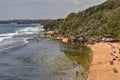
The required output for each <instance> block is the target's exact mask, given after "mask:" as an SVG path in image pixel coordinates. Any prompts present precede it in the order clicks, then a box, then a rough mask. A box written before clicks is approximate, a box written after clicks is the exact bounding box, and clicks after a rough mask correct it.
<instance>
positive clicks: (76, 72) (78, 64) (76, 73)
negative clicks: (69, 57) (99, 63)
mask: <svg viewBox="0 0 120 80" xmlns="http://www.w3.org/2000/svg"><path fill="white" fill-rule="evenodd" d="M72 66H73V68H77V67H78V68H79V69H80V62H78V63H76V62H73V64H72ZM79 76H80V72H79V70H76V71H75V77H76V80H77V78H78V77H79ZM60 80H63V79H62V78H60Z"/></svg>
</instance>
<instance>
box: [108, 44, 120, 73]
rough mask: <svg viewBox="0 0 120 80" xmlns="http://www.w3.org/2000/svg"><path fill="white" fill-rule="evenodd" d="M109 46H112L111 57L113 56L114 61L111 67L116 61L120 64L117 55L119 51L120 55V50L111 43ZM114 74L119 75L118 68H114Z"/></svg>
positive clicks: (111, 62)
mask: <svg viewBox="0 0 120 80" xmlns="http://www.w3.org/2000/svg"><path fill="white" fill-rule="evenodd" d="M108 44H109V45H110V46H111V53H110V55H111V57H112V59H111V60H110V65H114V62H115V61H118V62H120V58H119V57H118V54H117V50H118V53H119V54H120V48H118V47H115V46H114V45H112V44H110V43H108ZM113 72H114V73H118V70H117V68H116V67H114V68H113Z"/></svg>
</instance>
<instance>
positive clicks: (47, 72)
mask: <svg viewBox="0 0 120 80" xmlns="http://www.w3.org/2000/svg"><path fill="white" fill-rule="evenodd" d="M40 34H43V33H40ZM37 35H38V34H35V35H33V34H32V35H29V36H28V35H21V36H14V37H13V38H11V39H7V40H4V41H2V42H0V43H1V44H0V80H60V79H62V80H86V78H87V71H88V68H89V64H90V60H91V55H90V53H91V52H90V51H89V48H86V47H85V46H84V47H82V49H83V50H80V49H81V48H80V49H79V50H78V48H77V49H76V48H74V47H75V46H76V45H72V47H71V45H67V44H63V43H62V42H58V41H54V40H50V39H45V38H38V37H35V36H37ZM25 36H27V37H25ZM25 38H27V39H25ZM23 39H25V40H23ZM26 41H27V42H26ZM79 62H80V63H81V64H80V65H79V66H76V67H73V63H76V64H78V63H79ZM75 71H79V73H80V74H79V77H78V78H76V75H75Z"/></svg>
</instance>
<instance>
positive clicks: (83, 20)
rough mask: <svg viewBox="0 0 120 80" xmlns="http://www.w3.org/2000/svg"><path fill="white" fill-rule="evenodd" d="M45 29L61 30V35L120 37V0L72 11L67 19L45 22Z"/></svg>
mask: <svg viewBox="0 0 120 80" xmlns="http://www.w3.org/2000/svg"><path fill="white" fill-rule="evenodd" d="M44 25H45V29H49V30H56V29H57V30H59V31H60V35H64V36H69V35H70V36H74V35H79V34H82V35H84V36H85V37H86V39H89V38H90V37H92V36H103V35H105V34H110V35H112V37H114V38H116V39H120V0H108V1H106V2H104V3H103V4H101V5H97V6H94V7H90V8H88V9H86V10H84V11H81V12H78V13H71V14H69V15H68V16H67V17H66V18H65V19H58V20H54V21H50V22H45V23H44Z"/></svg>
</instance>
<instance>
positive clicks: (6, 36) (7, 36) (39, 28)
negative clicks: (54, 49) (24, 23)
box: [0, 25, 44, 41]
mask: <svg viewBox="0 0 120 80" xmlns="http://www.w3.org/2000/svg"><path fill="white" fill-rule="evenodd" d="M43 30H44V29H43V26H41V25H39V26H36V27H26V28H20V29H18V30H16V32H15V33H5V34H0V41H3V40H5V39H10V38H12V37H14V36H17V35H31V34H38V33H39V32H40V31H43Z"/></svg>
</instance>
